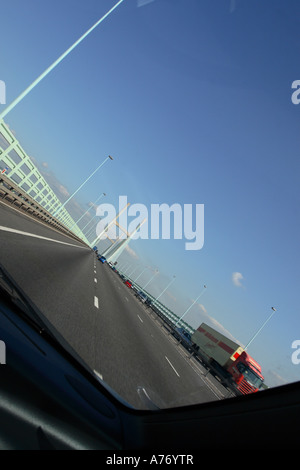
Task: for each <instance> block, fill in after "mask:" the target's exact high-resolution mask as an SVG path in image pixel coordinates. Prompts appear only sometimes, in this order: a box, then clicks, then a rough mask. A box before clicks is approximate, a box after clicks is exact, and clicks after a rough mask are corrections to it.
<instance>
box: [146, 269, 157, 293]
mask: <svg viewBox="0 0 300 470" xmlns="http://www.w3.org/2000/svg"><path fill="white" fill-rule="evenodd" d="M157 273H158V270H156V271H155V273H154V274H153V276H152V277H151V279H150V280H149V281H148V282H147V283H146V284H145V285H144V287H143V290H145V288H146V287H147V286H148V284H150V282H151V281H152V279H154V278H155V276H156V274H157Z"/></svg>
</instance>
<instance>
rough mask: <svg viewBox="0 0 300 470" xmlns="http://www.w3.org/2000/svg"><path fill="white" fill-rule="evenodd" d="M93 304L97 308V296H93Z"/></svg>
mask: <svg viewBox="0 0 300 470" xmlns="http://www.w3.org/2000/svg"><path fill="white" fill-rule="evenodd" d="M94 305H95V307H96V308H99V301H98V297H96V296H95V297H94Z"/></svg>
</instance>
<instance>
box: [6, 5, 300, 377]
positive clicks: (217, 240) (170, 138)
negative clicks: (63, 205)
mask: <svg viewBox="0 0 300 470" xmlns="http://www.w3.org/2000/svg"><path fill="white" fill-rule="evenodd" d="M142 3H143V2H137V0H125V1H124V2H123V3H122V4H121V5H120V6H119V7H118V9H117V10H116V11H115V12H114V13H112V15H111V16H110V17H109V18H107V19H106V20H105V21H104V22H103V23H102V24H101V25H100V26H99V27H98V28H97V29H96V30H95V31H94V32H93V33H92V34H91V35H90V36H89V37H88V38H86V39H85V40H84V42H82V43H81V44H80V45H79V46H78V48H77V49H75V50H74V51H73V52H72V53H71V54H70V55H69V56H68V57H67V58H66V59H65V60H64V62H62V63H61V64H60V65H59V66H58V67H57V68H56V69H55V70H54V71H53V72H52V73H51V74H50V75H49V76H48V77H47V78H45V80H44V81H43V82H41V83H40V84H39V86H38V87H37V88H36V89H35V90H34V91H33V92H32V93H31V94H30V95H28V97H26V98H25V99H24V100H23V101H22V102H21V103H20V104H19V105H18V106H17V107H16V108H15V109H14V110H13V111H12V112H11V113H10V114H9V115H8V116H7V117H6V119H5V121H6V122H7V123H8V124H9V125H10V127H11V129H13V130H14V132H15V133H16V135H17V137H18V139H19V140H20V142H21V144H22V146H23V147H24V149H25V150H26V152H27V153H28V154H29V155H32V157H33V158H34V159H35V160H36V162H37V163H38V165H39V166H40V168H42V169H43V170H44V171H45V174H46V175H48V178H49V179H50V180H51V181H56V182H57V181H59V182H60V184H61V186H62V187H61V188H60V189H61V194H60V196H61V197H62V198H63V194H62V193H63V191H64V188H65V190H66V191H67V192H68V193H70V194H71V193H72V192H73V191H74V190H75V189H76V188H77V187H78V186H79V184H81V182H82V181H83V179H84V178H85V177H86V176H88V175H89V174H90V173H91V172H92V171H93V170H94V169H95V168H96V167H97V166H98V165H99V164H100V163H101V161H102V160H104V158H105V157H106V156H107V155H108V154H111V155H113V157H114V161H113V162H108V163H107V164H106V165H105V166H104V167H103V169H101V171H100V172H99V174H97V176H96V177H95V178H93V179H92V180H91V181H90V183H89V185H88V186H87V187H85V188H84V189H83V190H82V191H81V192H80V193H79V194H78V197H77V202H78V203H79V204H80V205H81V207H82V210H86V208H87V204H88V203H90V202H91V201H94V200H95V199H96V198H97V197H98V196H99V195H100V194H101V192H103V191H104V192H106V193H107V197H106V202H107V203H112V204H114V205H116V206H117V204H118V198H119V196H120V195H127V196H128V200H129V201H130V202H131V203H143V204H145V205H146V206H147V207H149V208H150V206H151V204H154V203H159V204H162V203H167V204H170V205H171V204H173V203H179V204H181V205H183V204H194V205H195V204H204V205H205V244H204V247H203V248H202V249H201V250H199V251H186V250H185V249H184V243H185V240H144V241H143V240H138V241H135V242H132V243H131V244H130V248H131V250H133V251H128V252H126V253H125V254H124V255H122V256H123V262H124V264H125V262H128V263H129V262H131V264H132V268H134V267H135V266H136V265H137V263H138V264H139V265H140V266H141V269H142V266H145V265H147V266H148V265H149V266H151V267H152V269H154V268H158V269H159V271H160V275H159V276H157V277H156V279H155V281H153V283H151V285H149V290H150V287H151V289H152V292H153V294H158V293H159V292H161V290H162V289H163V288H164V287H165V286H166V285H167V284H168V282H170V280H171V278H172V276H173V275H176V281H175V282H174V283H173V284H172V286H171V287H170V289H169V290H168V292H166V294H164V296H163V297H162V298H161V299H160V300H162V301H163V302H165V303H166V304H167V305H168V306H170V308H172V309H173V310H174V311H175V312H176V313H178V314H182V313H183V311H184V310H185V309H186V308H187V307H188V306H189V305H190V303H191V302H192V300H193V299H195V298H196V297H197V296H198V295H199V293H200V292H201V290H202V286H203V284H204V283H205V284H207V286H208V287H207V291H206V292H205V294H204V295H203V297H201V299H200V300H199V304H198V305H195V306H194V307H193V309H192V310H191V311H190V313H189V316H188V317H187V318H186V319H187V321H189V322H190V323H191V324H192V325H193V326H198V324H200V323H201V322H202V321H206V322H209V323H210V324H211V325H212V326H217V327H218V328H219V329H220V330H222V331H224V330H225V331H227V332H230V333H231V335H233V337H234V338H236V339H238V341H240V342H241V343H242V344H244V345H245V344H246V343H247V342H248V340H249V339H250V338H251V336H252V335H253V334H254V333H255V331H256V330H257V329H258V328H259V327H260V326H261V324H262V323H263V321H264V320H265V319H266V318H267V316H268V315H269V314H270V313H271V306H273V305H274V306H275V307H276V308H277V313H276V315H275V316H274V317H273V318H272V320H271V322H270V323H269V324H268V325H267V327H266V328H265V329H264V330H263V332H262V333H261V334H260V335H259V336H258V338H257V339H256V341H255V342H253V344H252V345H251V347H250V348H249V353H250V354H251V355H253V357H254V358H255V359H256V360H257V361H258V362H260V364H261V365H262V368H263V372H264V375H265V377H266V382H267V384H269V385H276V384H280V383H285V382H289V381H294V380H299V378H300V369H299V367H300V366H296V365H293V364H292V362H291V354H292V352H293V350H292V349H291V344H292V342H293V341H294V340H296V339H299V336H300V318H299V302H298V284H299V278H300V276H299V246H298V245H299V239H300V237H299V174H300V172H299V170H300V168H299V166H300V163H299V161H300V160H299V144H300V133H299V130H300V106H299V107H297V106H295V105H293V104H292V102H291V95H292V89H291V84H292V82H293V81H294V80H297V79H300V62H299V59H298V58H299V52H300V50H299V49H300V33H299V31H300V28H299V26H300V24H299V23H300V5H299V2H297V0H290V1H289V2H284V1H283V0H281V1H279V0H265V1H264V2H263V4H262V2H261V1H258V0H253V1H251V2H247V1H245V0H218V1H211V0H203V1H202V0H188V1H187V0H155V1H152V2H149V3H148V4H145V5H144V6H140V7H138V4H142ZM144 3H145V2H144ZM113 5H114V2H113V1H111V0H101V1H100V0H86V1H85V2H82V1H77V0H62V1H61V0H60V1H58V0H52V1H51V2H50V1H46V0H45V1H43V2H40V1H38V0H27V1H26V2H24V1H23V0H11V1H10V2H8V3H7V4H6V5H5V6H3V5H2V7H1V33H2V34H1V37H2V39H1V50H0V63H1V68H0V79H1V80H4V81H5V83H6V95H7V96H6V98H7V104H9V103H10V102H11V101H12V100H13V99H14V98H15V97H16V96H17V95H18V94H19V93H20V92H22V91H23V90H24V89H25V88H26V87H27V86H28V85H29V84H30V83H31V82H32V81H33V80H34V79H35V78H36V77H37V76H38V75H39V74H40V73H41V72H42V71H43V70H45V69H46V68H47V67H48V66H49V65H50V64H51V63H52V62H53V61H54V60H55V59H56V58H57V57H58V56H59V55H60V54H61V53H62V52H64V51H65V50H66V49H67V48H68V47H69V46H70V45H71V44H72V43H73V42H74V41H75V40H76V39H77V38H78V37H79V36H81V35H82V34H83V33H84V32H85V31H86V30H87V29H88V28H89V27H91V26H92V25H93V24H94V23H95V22H96V21H97V20H98V19H99V18H100V17H101V16H102V15H103V14H104V13H105V12H106V11H107V10H109V9H110V8H111V7H112V6H113ZM3 109H4V105H0V110H3ZM57 187H58V188H59V186H57ZM133 254H134V255H135V256H133ZM138 272H139V271H137V273H138ZM233 273H240V274H241V275H242V278H240V281H239V282H237V281H236V283H235V282H234V281H233V279H236V280H237V279H239V277H238V276H235V277H233ZM150 276H151V271H150V270H149V271H148V272H145V273H144V274H143V276H141V278H140V281H141V283H146V282H147V280H148V279H149V277H150Z"/></svg>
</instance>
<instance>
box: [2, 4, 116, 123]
mask: <svg viewBox="0 0 300 470" xmlns="http://www.w3.org/2000/svg"><path fill="white" fill-rule="evenodd" d="M123 1H124V0H119V2H118V3H116V4H115V5H114V6H113V7H112V8H111V9H110V10H109V11H108V12H107V13H105V15H103V16H102V18H100V20H98V21H97V22H96V23H95V24H94V25H93V26H92V27H91V28H90V29H88V30H87V31H86V32H85V33H84V34H83V35H82V36H81V37H80V38H79V39H77V41H75V42H74V44H72V46H71V47H69V49H67V50H66V51H65V52H64V53H63V54H62V55H61V56H59V58H58V59H56V61H55V62H53V63H52V64H51V65H50V66H49V67H48V68H47V69H46V70H45V71H44V72H43V73H42V74H41V75H39V77H38V78H36V79H35V80H34V81H33V82H32V83H31V85H29V86H28V87H27V88H26V89H25V90H24V91H23V92H22V93H21V94H20V95H19V96H18V97H17V98H16V99H15V100H14V101H13V102H12V103H11V104H10V105H9V106H7V108H5V109H4V111H2V113H0V120H1V119H3V118H4V117H5V116H6V115H7V114H8V113H9V112H10V111H11V110H12V109H13V108H14V107H15V106H16V105H17V104H18V103H19V102H20V101H21V100H22V99H23V98H25V96H26V95H28V93H29V92H30V91H31V90H33V88H35V87H36V85H38V84H39V83H40V82H41V81H42V80H43V78H45V77H46V75H48V73H50V72H51V71H52V70H53V69H54V68H55V67H56V66H57V65H58V64H59V63H60V62H61V61H62V60H63V59H64V58H65V57H66V56H67V55H68V54H70V52H71V51H72V50H73V49H75V47H76V46H78V44H79V43H80V42H81V41H83V40H84V39H85V38H86V37H87V36H88V35H89V34H90V33H91V32H92V31H93V30H94V29H95V28H96V27H97V26H98V25H99V24H100V23H102V21H103V20H105V18H107V17H108V15H110V14H111V13H112V12H113V11H114V10H115V9H116V8H117V7H118V6H119V5H120V4H121V3H122V2H123Z"/></svg>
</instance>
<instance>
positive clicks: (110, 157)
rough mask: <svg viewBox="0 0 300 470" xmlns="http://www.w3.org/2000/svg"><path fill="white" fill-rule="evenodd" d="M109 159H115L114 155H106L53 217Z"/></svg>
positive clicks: (55, 214)
mask: <svg viewBox="0 0 300 470" xmlns="http://www.w3.org/2000/svg"><path fill="white" fill-rule="evenodd" d="M108 160H113V157H112V156H111V155H108V157H106V159H105V160H104V161H103V162H102V163H101V164H100V165H99V166H98V167H97V168H96V170H94V171H93V173H91V174H90V176H89V177H88V178H87V179H86V180H85V181H84V182H83V183H82V184H81V185H80V186H79V188H77V189H76V191H74V193H73V194H71V196H70V197H69V198H68V199H67V200H66V201H65V202H64V203H63V204H62V205H61V206H60V207H59V208H58V209H56V211H55V212H54V214H52V216H53V217H56V216H57V214H59V213H60V211H61V210H62V209H63V208H64V207H65V205H66V204H68V202H69V201H70V200H71V199H72V198H73V197H74V196H75V194H77V193H78V191H79V190H80V189H81V188H82V187H83V186H84V185H85V184H86V183H87V182H88V181H89V180H90V179H91V177H92V176H94V174H95V173H96V172H97V171H98V170H99V169H100V168H101V167H102V166H103V165H104V163H106V162H107V161H108Z"/></svg>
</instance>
